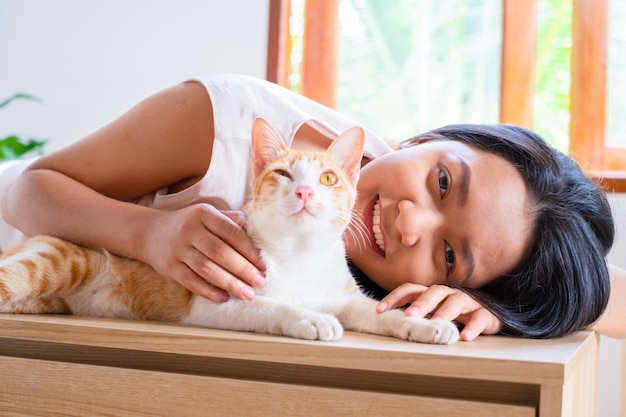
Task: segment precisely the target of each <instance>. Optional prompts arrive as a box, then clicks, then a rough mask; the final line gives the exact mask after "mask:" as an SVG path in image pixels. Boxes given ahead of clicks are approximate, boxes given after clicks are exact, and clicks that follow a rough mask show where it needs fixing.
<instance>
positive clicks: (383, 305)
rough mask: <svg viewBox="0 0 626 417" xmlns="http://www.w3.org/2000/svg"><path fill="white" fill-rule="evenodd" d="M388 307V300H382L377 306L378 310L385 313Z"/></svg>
mask: <svg viewBox="0 0 626 417" xmlns="http://www.w3.org/2000/svg"><path fill="white" fill-rule="evenodd" d="M387 308H389V305H388V304H387V303H386V302H384V301H382V302H380V303H378V305H377V306H376V311H378V312H379V313H384V312H385V311H387Z"/></svg>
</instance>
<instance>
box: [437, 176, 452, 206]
mask: <svg viewBox="0 0 626 417" xmlns="http://www.w3.org/2000/svg"><path fill="white" fill-rule="evenodd" d="M437 184H438V185H439V192H440V193H441V198H442V199H443V198H444V197H445V196H446V195H447V194H448V188H450V177H449V176H448V173H447V172H446V170H445V169H440V170H439V176H438V177H437Z"/></svg>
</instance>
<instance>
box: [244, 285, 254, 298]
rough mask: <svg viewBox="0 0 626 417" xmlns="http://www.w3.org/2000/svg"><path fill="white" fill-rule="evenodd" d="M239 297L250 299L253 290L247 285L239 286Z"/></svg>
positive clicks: (252, 295)
mask: <svg viewBox="0 0 626 417" xmlns="http://www.w3.org/2000/svg"><path fill="white" fill-rule="evenodd" d="M241 298H243V299H244V300H251V299H252V298H254V290H253V289H252V288H250V287H248V286H244V287H242V288H241Z"/></svg>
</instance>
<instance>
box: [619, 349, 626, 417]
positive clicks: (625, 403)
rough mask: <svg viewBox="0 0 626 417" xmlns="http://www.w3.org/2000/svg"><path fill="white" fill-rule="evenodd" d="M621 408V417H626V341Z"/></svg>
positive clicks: (623, 357)
mask: <svg viewBox="0 0 626 417" xmlns="http://www.w3.org/2000/svg"><path fill="white" fill-rule="evenodd" d="M620 407H621V409H622V413H621V414H620V416H621V417H626V340H624V341H623V342H622V398H621V404H620Z"/></svg>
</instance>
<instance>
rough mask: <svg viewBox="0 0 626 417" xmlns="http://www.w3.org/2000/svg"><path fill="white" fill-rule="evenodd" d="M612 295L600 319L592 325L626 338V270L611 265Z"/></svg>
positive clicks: (615, 335) (608, 334) (610, 333)
mask: <svg viewBox="0 0 626 417" xmlns="http://www.w3.org/2000/svg"><path fill="white" fill-rule="evenodd" d="M609 273H610V275H611V296H610V297H609V304H608V306H607V308H606V310H605V312H604V314H603V315H602V317H600V320H598V321H597V322H596V323H595V324H593V325H592V326H591V328H592V329H593V330H596V331H597V332H600V333H602V334H604V335H607V336H609V337H614V338H618V339H624V338H626V271H625V270H623V269H621V268H618V267H617V266H615V265H609Z"/></svg>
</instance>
